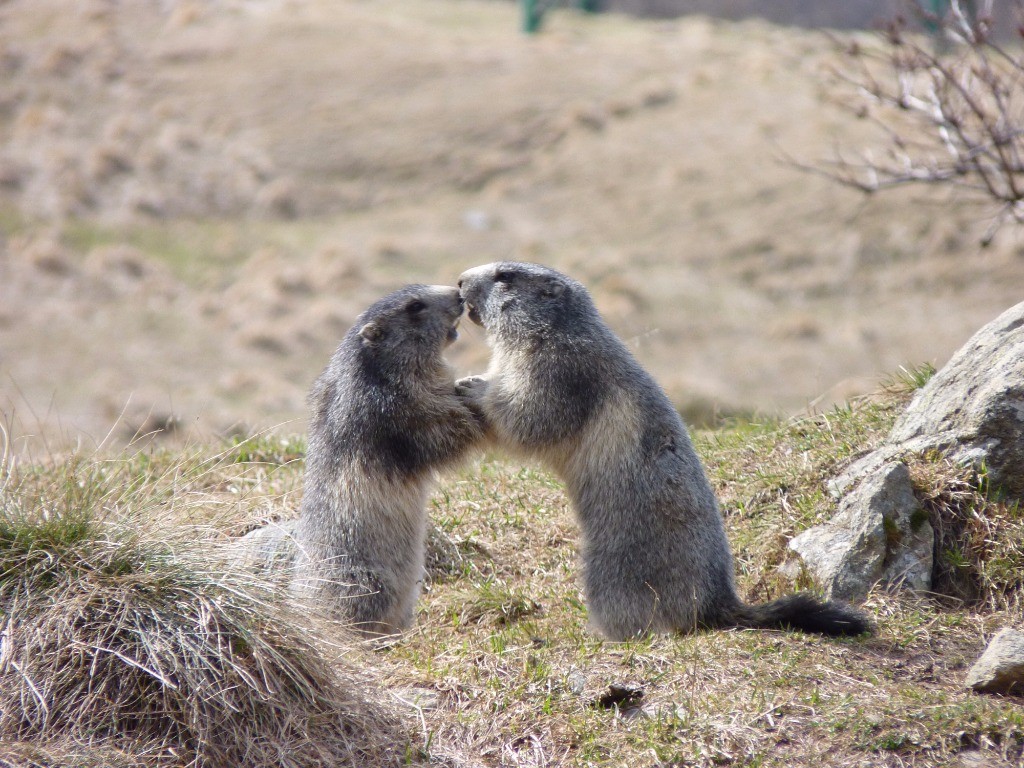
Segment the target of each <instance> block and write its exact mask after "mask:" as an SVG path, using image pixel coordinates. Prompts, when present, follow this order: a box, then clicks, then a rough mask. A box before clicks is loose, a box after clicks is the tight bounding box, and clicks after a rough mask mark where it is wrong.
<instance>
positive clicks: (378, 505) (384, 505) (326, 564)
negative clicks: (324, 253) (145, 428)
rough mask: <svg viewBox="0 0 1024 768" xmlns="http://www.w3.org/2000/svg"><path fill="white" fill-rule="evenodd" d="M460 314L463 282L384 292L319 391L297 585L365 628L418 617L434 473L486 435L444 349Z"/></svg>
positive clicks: (380, 630)
mask: <svg viewBox="0 0 1024 768" xmlns="http://www.w3.org/2000/svg"><path fill="white" fill-rule="evenodd" d="M461 314H462V299H461V298H460V297H459V292H458V290H457V289H455V288H450V287H446V286H424V285H412V286H408V287H406V288H403V289H402V290H400V291H397V292H395V293H392V294H391V295H389V296H386V297H385V298H383V299H381V300H380V301H378V302H377V303H375V304H374V305H373V306H371V307H370V308H369V309H367V310H366V312H364V313H363V314H362V315H360V317H359V319H358V320H357V322H356V325H355V326H354V327H353V328H352V329H351V330H349V332H348V333H347V334H346V336H345V338H344V339H343V340H342V342H341V345H340V346H339V347H338V349H337V351H336V352H335V353H334V356H333V357H332V358H331V361H330V363H329V364H328V366H327V368H326V369H325V370H324V372H323V373H322V374H321V375H320V377H319V378H318V379H317V381H316V383H315V384H314V385H313V391H312V393H311V394H310V401H311V405H312V410H313V414H312V421H311V423H310V428H309V449H308V453H307V456H306V474H305V490H304V492H303V499H302V512H301V516H300V518H299V521H298V524H297V526H296V529H295V535H294V538H295V544H296V547H297V549H298V552H297V554H296V563H295V577H294V579H293V581H292V590H293V592H294V593H296V594H298V595H300V596H303V597H314V598H316V599H318V600H321V601H324V602H326V603H327V604H328V606H329V609H330V610H331V611H332V612H333V613H334V614H335V615H337V616H338V617H339V618H341V619H343V620H347V621H350V622H352V624H353V626H354V628H355V629H358V630H360V631H363V632H365V633H367V634H390V633H394V632H397V631H400V630H402V629H405V628H406V627H408V626H409V624H410V623H411V622H412V618H413V608H414V606H415V602H416V596H417V593H418V591H419V588H418V584H419V581H420V580H421V579H422V577H423V567H424V563H423V561H424V539H425V537H426V502H427V495H428V493H429V491H430V488H431V484H432V482H433V480H434V477H435V473H436V471H437V470H439V469H442V468H444V467H447V466H451V465H452V464H454V463H455V462H457V461H458V460H459V459H460V458H462V457H463V456H464V455H465V454H466V452H467V450H468V449H469V448H470V447H471V446H472V445H473V444H474V443H476V442H477V441H478V440H479V439H480V438H481V436H482V434H483V429H482V426H481V423H480V419H479V417H478V415H476V414H475V413H474V411H473V410H471V408H470V407H469V404H468V403H467V401H466V400H465V399H464V398H463V397H461V396H459V395H457V394H456V392H455V382H454V379H453V374H452V371H451V369H450V368H449V367H448V364H447V363H446V362H445V360H444V358H443V357H442V352H443V351H444V349H445V347H446V346H447V345H448V344H450V343H451V342H452V341H454V340H455V338H456V336H457V333H456V326H457V325H458V319H459V316H460V315H461Z"/></svg>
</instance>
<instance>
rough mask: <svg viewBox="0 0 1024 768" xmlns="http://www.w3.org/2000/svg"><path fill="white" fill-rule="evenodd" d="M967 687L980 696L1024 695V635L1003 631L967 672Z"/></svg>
mask: <svg viewBox="0 0 1024 768" xmlns="http://www.w3.org/2000/svg"><path fill="white" fill-rule="evenodd" d="M965 682H966V684H967V685H968V686H969V687H971V688H973V689H974V690H975V691H977V692H978V693H1017V694H1024V632H1021V631H1020V630H1016V629H1012V628H1010V627H1007V628H1006V629H1002V630H1000V631H999V632H998V633H997V634H996V636H995V637H993V638H992V641H991V642H990V643H989V644H988V647H987V648H986V649H985V652H984V653H983V654H981V657H980V658H979V659H978V660H977V661H976V662H975V663H974V666H973V667H971V669H970V671H969V672H968V673H967V679H966V681H965Z"/></svg>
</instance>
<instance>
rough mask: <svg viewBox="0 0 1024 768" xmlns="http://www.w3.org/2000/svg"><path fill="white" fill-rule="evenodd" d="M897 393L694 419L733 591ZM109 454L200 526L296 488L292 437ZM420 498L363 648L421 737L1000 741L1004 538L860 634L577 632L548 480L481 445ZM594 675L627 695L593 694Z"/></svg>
mask: <svg viewBox="0 0 1024 768" xmlns="http://www.w3.org/2000/svg"><path fill="white" fill-rule="evenodd" d="M901 404H902V398H901V397H899V396H889V397H887V398H884V399H882V400H879V401H873V402H862V403H858V404H857V405H855V406H854V407H851V408H847V409H841V410H836V411H833V412H831V413H828V414H823V415H821V416H818V417H816V418H812V419H807V420H802V421H799V422H791V423H773V424H762V425H757V424H737V425H734V426H731V427H728V428H724V429H721V430H717V431H714V432H707V433H698V434H697V435H696V436H695V437H696V444H697V447H698V450H699V451H700V453H701V455H702V457H703V458H704V460H705V462H706V464H707V466H708V468H709V473H710V475H711V477H712V480H713V482H714V483H715V485H716V487H717V489H718V491H719V494H720V497H721V499H722V501H723V507H724V509H725V511H726V518H727V525H728V528H729V533H730V537H731V540H732V541H733V544H734V548H735V550H736V560H737V569H738V573H739V581H740V585H741V589H742V591H743V592H744V594H745V595H746V596H747V597H748V598H749V599H751V600H761V599H765V598H768V597H772V596H775V595H777V594H778V593H780V591H784V590H787V589H790V588H791V585H786V584H784V583H782V581H781V580H780V578H779V577H777V576H775V575H774V566H775V565H776V564H777V563H778V562H779V561H780V559H781V557H782V556H783V554H784V551H785V542H786V541H787V540H788V539H789V538H790V537H791V536H792V535H793V534H794V533H795V532H797V531H799V530H801V529H803V528H805V527H806V526H808V525H811V524H814V523H815V522H818V521H820V520H821V519H823V518H824V517H825V516H827V515H828V514H829V512H830V511H831V508H832V503H831V502H830V501H829V499H828V498H827V495H826V493H825V492H824V490H823V486H824V482H825V480H827V478H828V477H829V476H830V475H831V474H833V472H834V471H835V469H836V467H838V466H839V465H841V464H842V463H843V462H844V461H845V460H846V459H848V458H849V457H850V456H852V455H854V454H856V453H858V452H860V451H861V450H863V449H865V448H867V447H869V446H870V445H872V444H873V443H875V442H877V441H878V440H879V439H881V437H882V436H883V435H884V434H885V433H886V432H887V430H888V428H889V426H890V424H891V422H892V420H893V418H894V417H895V415H896V414H897V413H898V411H899V409H900V407H901ZM116 463H117V465H118V466H122V464H123V467H122V470H121V471H125V472H127V473H128V475H129V476H136V477H138V478H140V479H141V478H145V483H143V484H142V485H143V486H144V487H145V488H146V489H148V490H147V493H150V494H151V496H150V497H149V499H148V501H147V502H146V503H145V504H143V506H146V507H147V508H148V509H149V511H150V512H151V513H153V514H157V515H159V516H161V517H163V518H167V517H168V516H169V515H170V516H171V517H173V518H174V519H175V520H176V521H178V522H186V523H193V524H194V523H197V522H198V523H201V524H202V528H201V530H202V531H205V534H204V535H205V536H208V537H211V538H212V539H214V540H216V539H219V538H220V537H222V536H224V535H225V534H226V535H229V536H233V535H236V534H238V533H240V532H242V531H244V530H245V529H246V528H248V527H249V526H251V525H254V524H256V523H257V522H260V521H264V520H267V519H272V518H280V517H286V516H289V515H291V514H294V510H295V509H296V507H297V502H298V499H299V496H300V494H301V468H302V462H301V443H296V442H295V441H292V442H291V443H289V444H283V443H281V442H280V441H279V440H278V439H276V438H266V439H264V438H257V439H254V440H252V441H250V442H248V443H244V444H242V445H240V446H234V447H231V448H229V449H227V450H226V451H224V452H223V453H220V454H218V455H217V456H216V457H214V456H213V452H210V453H209V454H199V457H198V458H196V457H191V458H189V457H182V456H181V455H179V454H175V453H172V452H156V453H152V454H140V455H139V456H136V457H134V458H131V459H127V458H121V459H119V460H118V461H117V462H116ZM187 468H191V469H190V471H181V470H183V469H187ZM23 471H24V469H23ZM30 471H31V472H38V473H42V474H43V475H44V476H45V474H46V473H47V472H51V471H54V472H55V471H59V468H58V469H53V470H51V469H47V468H46V467H45V466H42V465H40V466H36V467H31V468H30ZM914 473H915V478H916V480H917V482H918V484H919V485H920V486H921V492H922V495H923V496H926V497H928V498H943V499H945V501H946V502H947V504H946V507H949V504H948V502H949V500H950V499H951V498H953V496H954V495H955V494H952V493H951V492H950V489H953V490H956V489H957V488H959V489H960V492H961V497H960V498H961V502H962V503H961V504H960V507H959V509H960V511H961V512H962V511H963V510H970V509H973V508H978V509H980V510H981V511H982V512H983V513H984V515H983V516H984V517H986V518H988V519H991V520H1004V521H1005V522H1006V526H1004V529H1003V531H1002V535H1004V536H1007V535H1008V536H1009V537H1010V538H1011V539H1014V538H1016V539H1018V540H1019V539H1020V538H1021V537H1020V527H1021V524H1022V523H1021V520H1020V518H1021V515H1020V512H1019V510H1017V509H1016V508H1014V507H1010V506H1007V505H1005V504H997V503H993V502H986V501H985V500H984V499H983V498H982V497H981V496H980V495H978V493H977V492H976V489H972V488H969V487H968V485H964V483H965V481H964V479H963V478H962V477H960V476H955V477H954V475H953V474H950V472H949V470H948V468H945V467H943V465H942V464H941V462H940V461H938V460H937V459H935V458H934V457H932V458H929V459H927V460H925V459H922V460H919V461H916V462H915V463H914ZM957 483H960V484H961V485H957ZM26 487H27V486H26ZM943 489H944V490H943ZM938 491H942V492H938ZM943 492H944V493H945V496H943ZM432 505H433V509H432V510H431V513H432V517H433V520H434V521H435V523H436V526H437V530H438V533H439V535H438V536H436V537H435V538H436V542H435V546H434V552H435V555H436V558H435V563H434V565H433V568H432V572H431V579H430V584H429V586H428V588H427V590H426V593H425V594H424V597H423V599H422V600H421V603H420V615H419V616H418V620H417V623H416V626H415V629H414V630H413V631H412V632H411V633H410V634H409V635H408V636H406V637H404V638H402V639H401V640H400V641H399V642H396V643H395V644H394V645H393V646H391V647H390V648H387V649H383V650H380V651H377V652H375V653H374V659H373V661H374V664H375V665H378V666H379V667H380V668H381V669H382V670H383V671H382V675H383V677H384V682H385V684H386V685H387V686H389V687H390V688H392V689H393V690H396V691H399V692H400V693H399V695H400V696H401V697H402V698H403V699H406V700H411V701H413V702H415V703H416V706H417V707H419V711H418V712H417V719H418V720H419V723H420V731H421V734H420V738H422V739H423V740H424V741H425V743H426V745H429V746H430V747H433V746H436V745H444V751H445V752H446V753H448V754H451V753H453V752H455V753H462V754H464V755H471V756H473V758H472V760H474V761H475V760H481V761H482V762H483V764H485V765H536V766H540V765H545V766H549V765H581V766H582V765H601V766H651V765H721V764H726V765H777V766H812V765H872V766H877V765H893V766H896V765H915V764H916V765H955V764H958V762H957V761H958V760H960V759H961V758H962V755H961V754H960V753H962V752H964V751H965V750H975V749H979V748H980V749H983V750H985V752H986V757H987V758H989V759H991V760H992V761H993V762H992V763H990V764H992V765H1002V764H1004V762H1003V761H1006V762H1005V764H1016V763H1017V762H1018V761H1019V760H1020V759H1021V753H1022V746H1024V711H1022V709H1021V707H1020V700H1019V699H1016V700H1015V699H1001V698H996V697H983V696H978V695H974V694H971V693H969V692H967V691H966V690H964V689H963V687H962V680H963V676H964V673H965V671H966V668H967V667H968V666H969V664H970V663H971V662H972V661H973V659H974V658H975V657H976V656H977V654H978V653H979V652H980V649H981V647H982V646H983V643H984V641H985V639H986V638H987V636H988V635H989V634H990V633H991V632H992V631H994V630H995V629H997V628H999V627H1000V626H1003V625H1005V624H1007V623H1009V622H1011V621H1012V620H1013V619H1014V617H1015V616H1019V605H1018V604H1017V603H1016V593H1017V586H1018V585H1019V584H1020V583H1021V581H1022V577H1024V558H1021V557H1020V556H1019V554H1014V553H1013V551H1012V547H1011V548H1010V549H1009V550H1008V551H1007V552H1003V553H1002V554H999V553H996V555H993V553H992V552H991V551H989V552H988V553H987V554H986V553H985V552H981V553H980V554H978V555H977V557H978V558H979V559H980V560H985V559H986V558H988V559H993V557H994V558H995V559H997V560H999V563H1000V568H1001V570H999V571H998V574H997V575H992V573H990V572H988V571H985V568H979V569H978V574H981V575H980V576H978V577H977V578H976V579H975V582H976V586H978V590H977V591H976V594H975V595H974V597H973V598H972V600H971V601H969V602H967V601H957V600H953V599H948V598H937V599H935V600H927V599H921V598H913V597H909V596H905V595H897V594H887V593H884V592H882V591H878V592H876V593H874V594H873V595H871V597H870V599H869V600H868V604H867V608H868V610H869V611H870V612H871V614H872V615H873V616H874V617H875V619H876V620H877V623H878V631H877V634H876V635H875V636H874V637H871V638H863V639H853V640H823V639H820V638H815V637H807V636H802V635H798V634H790V633H782V632H763V631H727V632H711V633H704V634H698V635H694V636H688V637H658V638H654V639H651V640H645V641H642V642H635V643H625V644H612V643H604V642H601V641H600V640H598V639H596V638H595V637H594V636H593V635H592V634H590V633H589V632H588V631H587V629H586V611H585V606H584V605H583V603H582V597H581V594H580V591H579V588H578V583H577V565H576V550H575V542H576V531H575V526H574V522H573V519H572V514H571V511H570V510H569V509H568V506H567V503H566V499H565V497H564V495H563V493H562V491H561V487H560V485H559V484H558V482H557V481H555V480H554V479H553V478H552V477H551V476H549V475H547V474H545V473H543V472H540V471H538V470H536V469H532V468H523V467H521V466H519V465H516V464H512V463H510V462H508V461H506V460H503V459H501V458H494V457H488V458H486V459H483V460H481V461H480V462H479V463H477V464H476V465H474V466H472V467H470V468H467V469H466V470H464V471H463V472H462V473H461V474H459V475H458V476H455V477H451V478H448V479H446V480H445V482H444V483H443V484H442V486H441V487H440V488H439V490H438V492H437V493H436V494H435V496H434V499H433V502H432ZM940 506H941V505H940ZM933 508H934V509H936V510H937V509H939V507H938V506H934V505H933ZM947 511H948V510H947ZM1014 525H1015V526H1017V527H1016V529H1015V530H1012V526H1014ZM1007 526H1008V527H1007ZM991 533H992V532H991V531H990V532H989V534H990V535H991ZM968 538H969V537H968ZM964 551H965V552H967V553H968V554H970V552H971V550H970V549H969V548H966V549H965V550H964ZM976 554H977V553H976ZM1014 558H1016V559H1014ZM990 570H991V569H990ZM985 574H988V575H985ZM983 577H984V578H983ZM986 579H987V580H986ZM613 684H614V685H625V686H636V687H638V688H640V689H642V691H643V697H642V698H641V699H640V700H639V701H638V702H635V704H628V705H624V706H622V707H620V708H616V707H610V708H606V707H601V706H595V702H597V701H598V700H599V699H600V698H601V696H602V694H603V693H605V692H606V690H607V689H608V686H609V685H613Z"/></svg>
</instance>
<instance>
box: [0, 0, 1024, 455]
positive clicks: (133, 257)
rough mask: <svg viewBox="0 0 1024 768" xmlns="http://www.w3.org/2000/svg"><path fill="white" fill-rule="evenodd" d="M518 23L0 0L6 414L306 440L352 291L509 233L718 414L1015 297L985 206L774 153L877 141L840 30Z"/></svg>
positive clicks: (695, 411) (221, 5)
mask: <svg viewBox="0 0 1024 768" xmlns="http://www.w3.org/2000/svg"><path fill="white" fill-rule="evenodd" d="M518 27H519V22H518V16H517V9H516V6H515V4H514V3H494V2H483V1H480V2H477V1H475V0H459V1H458V2H455V1H453V0H359V2H352V1H349V0H345V1H343V2H340V1H338V0H288V2H283V1H281V2H278V1H276V0H226V1H225V2H216V3H214V2H199V1H196V0H177V1H172V2H162V3H157V2H138V3H127V4H125V3H113V2H109V0H83V1H82V2H76V3H72V4H70V5H69V4H68V3H67V2H64V0H8V2H5V3H3V4H0V54H2V55H0V370H2V376H3V381H2V383H0V409H2V410H3V412H4V414H5V415H6V416H7V417H8V420H13V424H12V427H13V431H14V433H15V435H14V436H15V437H16V438H18V439H21V438H24V440H26V441H29V440H30V437H29V436H42V437H45V438H46V440H47V442H48V444H49V445H50V446H51V447H52V448H57V447H59V446H61V445H64V444H66V443H72V444H74V443H76V442H77V441H79V440H81V441H83V442H84V444H86V445H91V444H92V445H94V444H96V443H97V442H99V441H101V440H103V439H104V437H105V436H107V434H108V432H111V434H110V437H109V443H110V444H122V443H124V442H125V441H126V440H127V439H130V438H131V437H132V435H134V434H135V433H136V432H142V433H147V432H149V431H151V430H153V429H157V428H161V427H166V428H177V429H178V434H179V435H182V434H185V435H188V434H189V433H191V434H193V435H200V436H202V438H201V439H204V440H206V439H209V436H210V435H211V434H217V435H224V434H232V433H235V434H242V435H248V434H251V433H252V432H254V431H259V430H263V429H268V428H279V430H280V432H281V433H282V434H289V433H294V432H302V431H303V419H304V418H305V416H306V409H305V404H304V398H305V394H306V392H307V390H308V387H309V384H310V382H311V381H312V380H313V378H314V377H315V376H316V374H317V373H318V372H319V370H320V368H321V367H322V366H323V364H324V363H325V362H326V360H327V358H328V357H329V356H330V353H331V351H332V350H333V348H334V346H335V344H336V343H337V340H338V339H339V338H340V336H341V335H342V334H343V333H344V331H345V329H347V328H348V327H349V326H350V325H351V324H352V322H353V321H354V319H355V317H356V315H357V314H358V313H359V312H360V311H361V310H362V309H364V308H365V307H366V306H368V305H369V304H370V303H371V302H372V301H374V300H376V299H377V298H379V297H380V296H382V295H384V294H385V293H388V292H390V291H391V290H394V289H395V288H397V287H399V286H400V285H402V284H404V283H408V282H413V281H422V282H428V283H446V284H447V283H451V282H452V281H453V280H454V279H455V278H456V276H457V275H459V274H461V273H462V272H463V271H464V270H465V269H467V268H469V267H471V266H474V265H476V264H480V263H485V262H489V261H494V260H497V259H502V258H508V257H512V258H517V259H521V260H527V261H539V262H543V263H547V264H550V265H551V266H553V267H555V268H557V269H560V270H562V271H565V272H567V273H569V274H571V275H573V276H574V277H577V278H579V279H580V280H582V281H583V282H584V283H585V284H586V285H587V286H588V288H589V289H590V290H591V291H592V292H593V293H594V295H595V299H596V301H597V304H598V306H599V308H600V309H601V311H602V312H603V313H604V315H605V316H606V317H607V318H608V320H609V322H610V323H611V324H612V326H613V327H614V328H615V330H616V331H617V332H618V333H619V334H620V335H621V336H622V337H623V338H625V339H626V340H628V342H629V343H630V345H631V346H632V348H633V349H634V351H635V352H636V354H637V355H638V357H639V358H640V359H641V361H642V362H643V363H644V364H645V365H646V366H647V367H649V368H650V369H651V370H652V371H653V372H654V373H655V375H656V377H657V378H658V380H659V382H661V383H662V385H663V386H664V387H665V388H666V389H667V390H668V392H669V394H670V396H671V397H672V398H673V400H674V401H675V402H676V403H677V404H678V405H679V406H680V407H682V408H684V409H685V410H686V411H687V413H689V414H691V415H693V416H695V417H698V418H699V419H701V420H706V419H708V418H709V417H710V418H713V417H714V415H715V413H718V414H719V415H722V414H725V415H728V414H736V413H742V414H750V413H765V414H767V415H775V414H780V413H781V414H787V415H788V414H793V413H798V412H801V411H804V410H805V409H807V407H808V406H809V405H815V404H820V405H822V406H826V407H827V406H828V405H829V404H830V403H832V402H838V403H842V402H844V401H845V399H846V398H847V397H850V396H855V395H857V394H859V393H863V392H865V391H870V390H871V389H872V388H873V387H874V382H875V381H876V380H877V377H878V376H879V375H882V374H884V373H885V372H888V371H891V370H895V369H896V368H897V367H898V366H899V365H903V364H906V363H908V362H909V363H916V362H921V361H932V362H933V363H935V364H937V365H938V364H941V363H942V362H943V360H944V359H945V358H946V356H948V355H949V354H950V353H951V352H952V351H953V350H954V349H956V348H957V347H958V346H959V345H960V344H962V343H963V341H964V340H966V338H967V337H968V336H969V335H970V334H971V333H973V331H974V330H976V329H977V328H979V327H980V326H981V325H983V324H984V323H985V322H987V321H988V320H990V319H992V318H993V317H995V316H996V315H998V314H999V313H1000V312H1001V311H1002V310H1004V309H1005V308H1006V307H1007V306H1010V305H1011V304H1013V303H1015V302H1016V301H1019V299H1020V291H1019V286H1020V285H1021V284H1024V259H1021V257H1020V255H1019V254H1020V247H1019V243H1018V242H1017V241H1016V239H1015V236H1014V234H1013V233H1012V232H1010V231H1007V232H1004V233H1003V235H1002V237H1001V238H1000V239H998V240H997V242H995V243H994V244H993V245H992V247H991V248H989V249H988V250H986V251H981V250H980V249H979V248H978V246H977V242H978V238H980V236H981V234H982V232H983V231H984V229H985V228H986V226H987V224H988V222H987V221H984V220H983V219H984V216H985V209H984V208H982V207H979V206H977V205H976V204H975V202H976V201H972V200H970V199H968V198H963V197H962V198H958V199H948V198H946V197H943V196H930V197H926V196H923V195H921V194H920V193H913V192H911V193H906V194H904V193H893V194H892V195H889V196H884V197H880V198H878V199H875V200H868V201H865V200H863V199H861V198H860V197H858V196H857V195H856V194H854V193H853V192H850V191H849V190H844V189H840V188H838V187H837V186H835V185H834V184H832V183H830V182H828V181H826V180H824V179H819V178H817V177H814V176H809V175H807V174H805V173H802V172H799V171H797V170H795V169H794V168H793V167H792V166H790V165H788V164H787V163H786V162H785V161H784V158H785V157H793V158H796V159H798V160H801V161H803V162H813V161H815V160H816V159H818V158H824V157H830V156H831V155H832V153H833V152H834V151H835V149H836V148H837V147H861V146H865V145H866V146H870V141H871V137H872V135H873V134H872V131H871V125H870V123H868V122H867V121H856V120H854V119H852V118H851V116H850V112H849V111H848V110H847V109H845V107H848V106H850V105H851V104H852V103H853V102H854V101H855V94H851V93H849V92H846V91H844V90H842V89H839V88H837V87H836V82H835V79H834V78H832V77H831V76H830V74H829V72H830V69H831V68H832V67H834V66H837V65H838V64H840V63H841V61H840V60H839V59H838V58H837V53H836V50H835V47H834V46H833V44H832V42H831V41H830V40H829V39H828V38H827V37H826V35H824V34H823V33H820V32H814V31H808V30H795V29H788V28H784V27H774V26H771V25H768V24H767V23H764V22H758V21H748V22H742V23H731V22H722V21H713V20H709V19H706V18H702V17H690V18H686V19H678V20H672V21H653V20H640V19H635V18H630V17H626V16H619V15H615V14H599V15H596V16H583V15H580V14H577V13H575V12H572V11H571V10H567V9H566V10H561V11H558V12H555V13H552V14H551V15H550V16H549V18H548V19H547V23H546V26H545V30H544V33H543V34H541V35H539V36H536V37H532V38H527V37H525V36H523V35H521V34H520V33H519V32H518ZM859 39H861V40H862V42H864V41H867V40H869V38H868V36H867V35H866V34H862V35H861V36H860V38H859ZM486 354H487V352H486V346H485V344H484V342H483V339H482V337H481V335H480V334H479V333H476V332H474V330H473V329H468V328H467V329H466V333H465V334H464V338H463V340H462V341H461V342H460V343H458V344H456V345H455V346H454V347H453V348H452V355H453V357H454V359H455V362H456V364H457V366H458V367H459V369H460V371H461V372H465V373H475V372H478V371H479V369H480V368H481V367H482V366H483V364H484V361H485V358H486ZM12 414H13V417H12ZM40 442H41V441H39V440H36V441H35V442H34V444H35V445H37V446H38V444H39V443H40ZM19 444H24V443H19Z"/></svg>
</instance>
